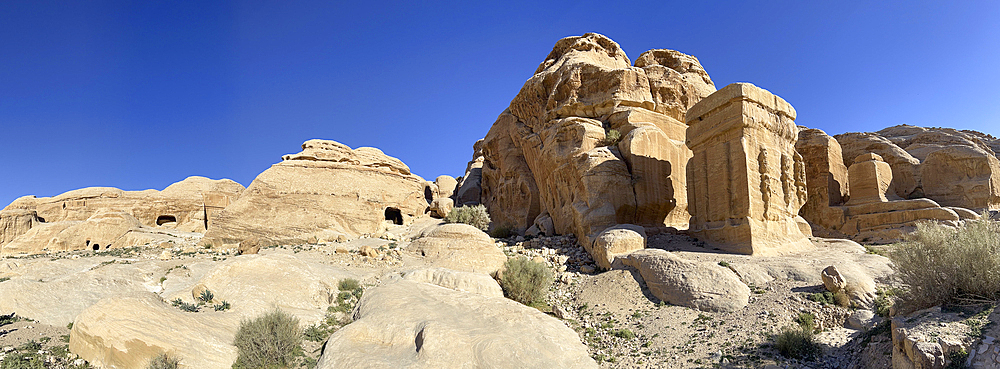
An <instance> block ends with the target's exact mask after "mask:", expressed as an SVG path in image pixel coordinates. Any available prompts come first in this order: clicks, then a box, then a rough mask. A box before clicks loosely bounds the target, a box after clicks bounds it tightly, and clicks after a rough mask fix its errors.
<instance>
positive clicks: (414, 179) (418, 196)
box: [203, 140, 428, 247]
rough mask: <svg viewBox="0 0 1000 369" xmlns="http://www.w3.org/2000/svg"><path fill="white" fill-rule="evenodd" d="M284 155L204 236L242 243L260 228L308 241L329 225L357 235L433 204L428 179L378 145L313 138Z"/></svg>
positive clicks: (274, 236)
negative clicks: (428, 195)
mask: <svg viewBox="0 0 1000 369" xmlns="http://www.w3.org/2000/svg"><path fill="white" fill-rule="evenodd" d="M282 159H283V161H282V162H280V163H277V164H274V165H272V166H271V168H269V169H267V170H265V171H264V172H263V173H261V174H260V175H258V176H257V178H256V179H254V181H253V182H252V183H251V184H250V186H249V187H247V191H246V192H245V193H244V195H243V196H241V197H240V198H239V199H238V200H237V201H236V202H234V203H233V204H231V205H230V206H228V207H227V208H226V209H225V210H223V211H222V212H221V213H219V215H218V217H217V219H216V222H215V223H216V224H215V226H214V227H212V228H211V229H209V230H208V232H207V233H206V234H205V240H204V241H203V244H211V245H214V246H217V247H218V246H224V247H235V246H236V244H237V243H239V242H240V241H242V240H244V239H247V238H250V237H254V236H260V237H266V238H268V239H271V240H273V241H275V242H279V243H296V242H298V243H302V242H307V241H309V240H310V238H313V237H318V236H320V235H323V234H325V233H329V232H336V233H340V234H344V235H347V236H350V237H357V236H360V235H365V234H375V233H377V232H378V231H379V230H380V229H381V227H380V226H381V225H382V223H383V222H385V221H389V222H392V223H394V224H403V223H405V222H408V221H409V220H410V219H411V218H412V217H414V216H418V215H422V214H424V211H425V210H426V209H427V205H428V201H427V200H426V199H425V197H424V189H425V188H424V187H425V186H424V180H423V179H421V178H420V177H418V176H416V175H414V174H412V173H410V169H409V168H408V167H407V166H406V165H405V164H403V162H401V161H399V160H398V159H396V158H393V157H390V156H387V155H385V154H384V153H382V151H380V150H379V149H376V148H371V147H361V148H357V149H354V150H351V148H350V147H347V146H345V145H343V144H340V143H337V142H334V141H326V140H309V141H306V142H305V143H303V144H302V152H300V153H298V154H292V155H285V156H284V157H282ZM227 245H228V246H227Z"/></svg>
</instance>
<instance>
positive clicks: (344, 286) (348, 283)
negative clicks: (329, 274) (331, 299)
mask: <svg viewBox="0 0 1000 369" xmlns="http://www.w3.org/2000/svg"><path fill="white" fill-rule="evenodd" d="M337 287H338V288H340V290H341V291H354V290H356V289H358V288H359V287H361V282H358V280H357V279H354V278H344V279H341V280H340V284H338V285H337Z"/></svg>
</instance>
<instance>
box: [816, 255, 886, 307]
mask: <svg viewBox="0 0 1000 369" xmlns="http://www.w3.org/2000/svg"><path fill="white" fill-rule="evenodd" d="M821 277H822V278H823V286H825V287H826V289H827V290H828V291H830V292H833V293H839V292H841V291H843V292H844V294H846V295H847V297H848V298H850V301H851V303H852V304H853V305H855V306H861V307H870V306H871V305H872V303H873V302H874V301H875V280H874V279H872V277H871V276H869V275H868V274H867V273H866V272H865V271H864V270H863V269H861V268H859V267H857V266H856V265H855V264H852V263H843V264H840V266H839V267H838V266H836V265H830V266H828V267H826V268H825V269H823V271H822V272H821Z"/></svg>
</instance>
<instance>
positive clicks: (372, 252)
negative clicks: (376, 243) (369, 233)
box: [359, 245, 378, 258]
mask: <svg viewBox="0 0 1000 369" xmlns="http://www.w3.org/2000/svg"><path fill="white" fill-rule="evenodd" d="M359 253H360V254H361V256H367V257H371V258H375V257H378V250H376V249H375V248H373V247H371V245H364V246H361V250H360V251H359Z"/></svg>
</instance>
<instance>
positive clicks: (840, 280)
mask: <svg viewBox="0 0 1000 369" xmlns="http://www.w3.org/2000/svg"><path fill="white" fill-rule="evenodd" d="M821 276H822V277H823V286H825V287H826V290H827V291H830V292H837V291H840V290H843V289H844V288H847V281H846V280H844V276H843V275H841V274H840V271H839V270H837V267H835V266H833V265H831V266H828V267H826V269H823V273H821Z"/></svg>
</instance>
